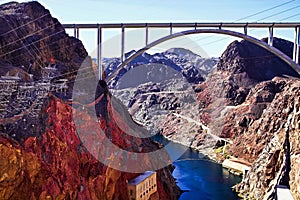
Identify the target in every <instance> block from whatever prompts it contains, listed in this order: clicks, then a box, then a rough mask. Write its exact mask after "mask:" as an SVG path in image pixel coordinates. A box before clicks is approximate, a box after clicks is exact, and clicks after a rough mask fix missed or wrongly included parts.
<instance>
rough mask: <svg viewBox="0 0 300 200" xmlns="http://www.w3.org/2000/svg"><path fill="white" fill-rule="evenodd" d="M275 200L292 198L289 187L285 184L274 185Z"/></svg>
mask: <svg viewBox="0 0 300 200" xmlns="http://www.w3.org/2000/svg"><path fill="white" fill-rule="evenodd" d="M275 198H276V200H294V198H293V196H292V193H291V191H290V189H289V188H288V187H287V186H285V185H277V186H276V197H275Z"/></svg>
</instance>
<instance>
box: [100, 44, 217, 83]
mask: <svg viewBox="0 0 300 200" xmlns="http://www.w3.org/2000/svg"><path fill="white" fill-rule="evenodd" d="M133 53H135V51H134V50H133V51H130V52H128V53H127V54H126V55H125V57H126V58H128V57H129V56H131V55H132V54H133ZM217 61H218V59H217V58H208V59H207V58H202V57H201V56H199V55H197V54H195V53H193V52H192V51H190V50H187V49H184V48H172V49H169V50H167V51H165V52H161V53H156V54H153V55H151V54H148V53H143V54H142V55H140V56H138V57H137V58H136V59H134V60H133V61H131V62H130V63H129V64H128V65H127V66H125V67H124V69H122V70H121V71H120V72H119V74H118V75H117V76H116V77H114V78H113V80H112V81H111V82H110V83H109V86H110V87H111V88H120V86H119V82H118V80H119V79H120V78H121V77H122V76H123V75H124V74H125V73H126V72H128V71H129V70H130V69H133V68H135V67H137V66H141V65H153V64H158V65H156V67H158V66H163V65H164V66H167V67H169V68H170V69H174V70H175V71H178V72H181V74H182V75H183V76H184V77H185V78H186V79H187V81H188V82H189V83H194V84H198V83H201V82H203V81H204V80H205V78H206V77H207V75H208V74H209V73H210V72H211V70H212V69H213V68H214V67H215V66H216V63H217ZM103 64H104V68H105V73H106V75H107V76H110V75H111V74H112V73H113V72H114V71H115V70H116V69H117V67H118V65H119V64H120V59H119V58H104V59H103ZM158 68H160V67H158ZM135 78H136V77H135ZM144 83H145V82H144ZM122 87H123V88H126V86H125V85H123V86H122ZM128 87H130V85H128Z"/></svg>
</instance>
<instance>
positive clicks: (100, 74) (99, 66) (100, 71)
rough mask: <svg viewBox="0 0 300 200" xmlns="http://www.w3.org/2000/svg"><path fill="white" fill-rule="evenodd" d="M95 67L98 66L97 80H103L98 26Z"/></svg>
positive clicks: (99, 27) (100, 35) (100, 36)
mask: <svg viewBox="0 0 300 200" xmlns="http://www.w3.org/2000/svg"><path fill="white" fill-rule="evenodd" d="M97 43H98V45H97V66H98V78H99V80H103V79H105V77H103V72H104V69H103V66H102V29H101V26H100V25H98V33H97Z"/></svg>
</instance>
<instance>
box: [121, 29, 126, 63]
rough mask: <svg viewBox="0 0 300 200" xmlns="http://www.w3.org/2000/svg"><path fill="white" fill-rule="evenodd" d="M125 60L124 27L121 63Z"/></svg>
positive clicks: (123, 31)
mask: <svg viewBox="0 0 300 200" xmlns="http://www.w3.org/2000/svg"><path fill="white" fill-rule="evenodd" d="M124 60H125V27H124V26H123V25H122V38H121V63H123V62H124Z"/></svg>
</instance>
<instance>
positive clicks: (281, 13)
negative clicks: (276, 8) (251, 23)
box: [257, 6, 300, 21]
mask: <svg viewBox="0 0 300 200" xmlns="http://www.w3.org/2000/svg"><path fill="white" fill-rule="evenodd" d="M299 7H300V6H295V7H292V8H289V9H286V10H283V11H281V12H278V13H275V14H272V15H269V16H267V17H264V18H261V19H259V20H257V21H261V20H264V19H268V18H270V17H274V16H276V15H280V14H282V13H285V12H288V11H290V10H294V9H296V8H299Z"/></svg>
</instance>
